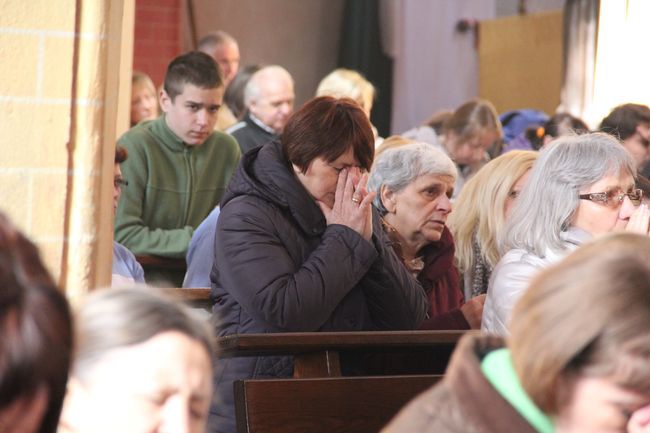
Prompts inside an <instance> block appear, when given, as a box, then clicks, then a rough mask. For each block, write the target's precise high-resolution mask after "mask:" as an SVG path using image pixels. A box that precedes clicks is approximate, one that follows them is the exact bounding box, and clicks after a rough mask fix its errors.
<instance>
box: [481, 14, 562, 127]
mask: <svg viewBox="0 0 650 433" xmlns="http://www.w3.org/2000/svg"><path fill="white" fill-rule="evenodd" d="M561 82H562V11H555V12H546V13H540V14H534V15H527V16H523V17H520V16H514V17H508V18H500V19H496V20H490V21H482V22H481V23H480V43H479V96H480V97H482V98H486V99H489V100H490V101H492V102H493V103H494V105H495V106H496V108H497V110H498V111H499V112H504V111H508V110H514V109H520V108H535V109H538V110H542V111H544V112H546V113H549V114H552V113H555V110H556V108H557V106H558V105H559V103H560V88H561Z"/></svg>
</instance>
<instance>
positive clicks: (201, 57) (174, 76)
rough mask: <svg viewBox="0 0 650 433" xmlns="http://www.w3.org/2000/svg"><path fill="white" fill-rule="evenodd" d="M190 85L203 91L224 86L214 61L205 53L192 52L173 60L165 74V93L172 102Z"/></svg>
mask: <svg viewBox="0 0 650 433" xmlns="http://www.w3.org/2000/svg"><path fill="white" fill-rule="evenodd" d="M188 83H189V84H192V85H194V86H196V87H200V88H202V89H216V88H218V87H221V86H223V82H222V81H221V76H220V75H219V70H218V68H217V64H216V62H215V61H214V59H213V58H212V57H210V56H208V55H207V54H205V53H202V52H199V51H190V52H189V53H187V54H183V55H181V56H178V57H176V58H175V59H174V60H172V62H171V63H170V64H169V66H168V67H167V72H166V73H165V92H167V95H168V96H169V98H170V99H171V100H172V102H173V101H174V98H176V96H177V95H180V94H181V93H183V86H185V84H188Z"/></svg>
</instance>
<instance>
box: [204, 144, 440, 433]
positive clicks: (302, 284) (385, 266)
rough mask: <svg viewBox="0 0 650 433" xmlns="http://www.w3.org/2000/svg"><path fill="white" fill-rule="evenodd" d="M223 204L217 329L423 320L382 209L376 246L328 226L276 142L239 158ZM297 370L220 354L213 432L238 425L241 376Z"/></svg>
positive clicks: (415, 287) (418, 295) (393, 326)
mask: <svg viewBox="0 0 650 433" xmlns="http://www.w3.org/2000/svg"><path fill="white" fill-rule="evenodd" d="M221 206H222V207H221V214H220V216H219V221H218V223H217V234H216V238H215V263H214V266H213V268H212V273H211V275H210V278H211V280H212V297H213V301H214V307H213V314H214V318H215V321H216V322H215V323H216V326H217V333H218V335H220V336H222V335H228V334H236V333H240V334H241V333H269V332H301V331H302V332H305V331H361V330H399V329H416V328H417V327H418V326H419V325H420V323H421V322H422V321H423V319H424V317H425V315H426V311H427V299H426V295H425V293H424V290H423V289H422V287H421V286H420V285H419V283H418V282H417V280H415V279H414V278H413V277H412V276H411V275H410V274H409V273H408V271H407V270H406V269H405V268H404V266H403V265H402V264H401V263H400V261H399V259H398V258H397V257H396V256H395V254H394V252H393V250H392V248H391V247H390V245H388V243H387V242H388V241H387V239H386V237H385V234H384V232H383V230H382V228H381V224H379V221H378V217H377V215H374V216H373V217H375V218H374V221H373V239H372V243H371V242H368V241H366V240H365V239H363V237H361V236H360V235H359V234H358V233H357V232H355V231H354V230H352V229H350V228H348V227H347V226H343V225H336V224H333V225H329V226H328V225H327V224H326V221H325V218H324V216H323V214H322V212H321V211H320V209H319V207H318V205H317V204H316V202H315V201H314V199H313V198H312V197H311V196H310V195H309V193H308V192H307V190H306V189H305V188H304V187H303V186H302V184H300V182H299V181H298V179H297V178H296V176H295V174H294V172H293V170H292V168H291V166H290V164H289V163H288V162H287V161H286V160H285V158H284V156H283V154H282V149H281V145H280V144H279V143H278V142H274V143H269V144H267V145H265V146H263V147H261V148H259V149H255V150H253V151H252V152H249V153H248V154H246V155H245V156H244V157H243V158H242V161H241V163H240V165H239V168H238V169H237V172H236V173H235V175H234V176H233V178H232V180H231V182H230V185H229V186H228V190H227V191H226V194H225V195H224V198H223V200H222V204H221ZM292 370H293V365H292V360H291V358H289V357H259V358H254V357H251V358H238V359H223V360H219V361H218V362H217V365H216V372H215V386H216V392H217V396H218V399H217V400H216V401H215V403H214V404H213V407H212V410H211V417H210V423H209V424H210V431H211V432H216V431H219V432H234V431H235V427H234V407H233V389H232V384H233V381H234V380H237V379H243V378H251V377H278V376H289V375H291V374H292Z"/></svg>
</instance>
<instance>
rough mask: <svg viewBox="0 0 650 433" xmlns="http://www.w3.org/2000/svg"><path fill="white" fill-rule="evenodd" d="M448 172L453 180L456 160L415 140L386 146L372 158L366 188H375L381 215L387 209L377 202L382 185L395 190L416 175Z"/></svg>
mask: <svg viewBox="0 0 650 433" xmlns="http://www.w3.org/2000/svg"><path fill="white" fill-rule="evenodd" d="M425 175H435V176H451V177H452V178H453V179H454V182H455V181H456V178H457V177H458V169H457V168H456V164H454V162H453V161H452V160H451V159H450V158H449V157H448V156H447V155H446V154H445V153H444V152H443V151H442V150H440V149H438V148H436V147H435V146H433V145H431V144H427V143H421V142H416V143H412V144H406V145H403V146H399V147H395V148H392V149H388V150H386V151H385V152H382V153H381V154H380V155H379V156H378V157H377V159H376V160H375V162H374V164H373V166H372V170H371V171H370V178H369V179H368V191H376V192H377V196H376V197H375V200H374V202H373V203H374V205H375V207H376V208H377V209H378V210H379V212H380V213H381V214H382V215H383V214H385V213H386V212H387V210H386V208H385V207H384V204H383V203H382V202H381V194H380V192H381V188H382V186H386V188H388V189H389V190H391V191H393V192H399V191H401V190H402V189H404V188H406V187H407V186H408V185H409V184H411V183H412V182H413V181H415V179H417V178H418V177H420V176H425Z"/></svg>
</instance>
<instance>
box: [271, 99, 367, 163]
mask: <svg viewBox="0 0 650 433" xmlns="http://www.w3.org/2000/svg"><path fill="white" fill-rule="evenodd" d="M280 141H281V142H282V150H283V152H284V156H285V158H286V159H287V160H288V161H289V162H290V163H292V164H295V165H296V166H297V167H298V168H299V169H300V170H301V171H302V172H303V173H304V172H306V171H307V168H308V167H309V164H311V162H312V161H313V160H314V159H316V158H319V157H320V158H323V159H325V160H326V161H328V162H332V161H334V160H335V159H336V158H338V157H339V156H341V155H342V154H344V153H345V152H346V151H347V150H348V149H352V151H353V153H354V156H355V158H356V159H357V160H358V161H359V166H360V167H361V168H363V169H366V170H370V167H371V166H372V161H373V159H374V155H375V145H374V135H373V133H372V127H371V126H370V121H369V120H368V117H367V116H366V115H365V113H364V112H363V110H362V109H361V107H360V106H359V104H357V103H356V102H355V101H353V100H352V99H350V98H341V99H337V98H333V97H331V96H320V97H318V98H314V99H312V100H310V101H308V102H307V103H306V104H305V105H303V106H302V107H301V108H300V109H299V110H298V111H296V112H295V113H294V114H293V115H292V116H291V117H290V118H289V120H288V121H287V125H286V126H285V127H284V131H283V133H282V136H281V137H280Z"/></svg>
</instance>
